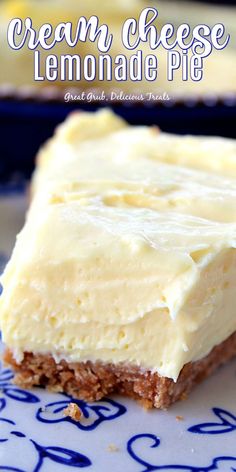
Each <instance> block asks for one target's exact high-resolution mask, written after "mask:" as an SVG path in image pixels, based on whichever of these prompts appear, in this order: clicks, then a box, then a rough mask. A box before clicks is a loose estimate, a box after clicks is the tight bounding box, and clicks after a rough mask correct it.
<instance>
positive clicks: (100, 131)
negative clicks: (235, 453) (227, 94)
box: [0, 110, 236, 408]
mask: <svg viewBox="0 0 236 472" xmlns="http://www.w3.org/2000/svg"><path fill="white" fill-rule="evenodd" d="M235 280H236V143H235V141H233V140H229V139H223V138H212V137H209V138H206V137H193V136H185V137H180V136H175V135H169V134H166V133H162V132H161V131H159V130H158V129H157V128H154V127H146V126H142V127H132V126H129V125H128V124H127V123H125V122H124V121H123V120H121V119H120V118H119V117H117V116H115V115H113V114H112V113H111V112H110V111H109V110H104V111H100V112H97V113H84V114H83V113H74V114H73V115H71V116H70V117H69V118H68V119H67V120H66V122H65V123H64V124H63V125H61V126H60V127H59V128H58V130H57V131H56V133H55V136H54V137H53V138H52V139H51V140H50V141H49V142H48V143H47V144H46V145H45V146H44V147H43V148H42V150H41V151H40V153H39V156H38V164H37V169H36V171H35V174H34V177H33V183H32V203H31V206H30V209H29V212H28V215H27V219H26V223H25V226H24V228H23V230H22V231H21V233H20V234H19V236H18V237H17V242H16V246H15V249H14V251H13V255H12V258H11V260H10V262H9V263H8V265H7V267H6V270H5V272H4V274H3V276H2V280H1V282H2V285H3V294H2V296H1V299H0V322H1V327H2V332H3V339H4V342H5V343H6V346H7V350H6V352H5V361H6V362H7V363H9V364H10V365H12V366H13V368H14V369H15V371H16V381H17V382H18V383H19V384H23V385H24V386H26V387H27V386H29V387H30V386H32V385H44V386H46V387H49V388H53V389H54V390H57V391H64V392H67V393H69V394H72V395H74V396H75V397H78V398H82V399H85V400H94V399H99V398H102V397H103V396H104V395H107V394H109V393H111V392H120V393H122V394H126V395H131V396H133V397H135V398H139V399H142V400H143V401H147V402H148V405H150V406H155V407H157V408H166V407H168V406H169V405H170V404H171V403H172V402H174V401H175V400H177V399H179V398H181V397H182V396H183V394H187V393H188V392H189V391H190V390H191V389H192V387H193V386H194V384H195V383H197V382H198V381H199V380H201V379H203V378H204V377H206V376H208V375H209V374H210V373H211V372H212V371H213V370H214V369H215V368H216V367H218V366H219V365H220V364H222V363H224V362H226V361H227V360H229V359H230V358H231V357H233V356H234V355H235V354H236V312H235V306H236V291H235Z"/></svg>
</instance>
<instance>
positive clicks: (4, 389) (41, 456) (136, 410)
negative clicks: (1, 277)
mask: <svg viewBox="0 0 236 472" xmlns="http://www.w3.org/2000/svg"><path fill="white" fill-rule="evenodd" d="M25 209H26V199H25V197H24V195H22V194H18V195H8V196H6V195H5V196H1V198H0V267H1V269H2V268H3V266H4V264H5V262H6V260H7V259H8V257H9V255H10V253H11V250H12V246H13V244H14V239H15V234H16V233H17V232H18V230H19V229H20V227H21V226H22V224H23V220H24V212H25ZM11 380H12V372H11V370H9V369H6V368H4V367H3V366H2V367H1V371H0V471H4V472H5V471H6V472H7V471H11V472H38V471H40V472H67V471H68V472H69V471H70V470H71V471H73V470H76V469H82V468H84V469H88V471H91V472H141V471H142V472H144V471H145V472H151V471H159V470H160V471H161V470H165V471H183V472H211V471H215V470H218V471H222V472H229V471H236V362H235V361H234V362H232V363H231V364H229V365H227V366H226V367H225V368H223V369H220V370H219V371H218V372H217V373H216V374H215V375H213V376H212V377H211V378H210V379H209V380H207V381H206V382H204V383H203V384H201V385H200V386H198V387H197V388H196V389H195V391H194V392H193V393H192V395H191V396H190V397H189V398H188V399H187V400H185V401H182V402H179V403H177V404H176V405H174V406H173V407H172V408H171V409H170V410H169V411H168V412H164V411H156V410H155V411H154V410H152V411H145V410H144V409H143V408H142V407H141V406H139V405H138V404H137V403H135V402H134V401H132V400H128V399H124V398H122V397H117V396H112V397H110V398H107V399H105V400H103V401H101V402H93V403H85V402H82V401H77V403H78V405H79V407H80V408H81V410H82V412H83V418H82V419H81V421H80V422H78V423H76V422H74V421H73V420H71V419H70V418H68V417H65V416H64V415H63V409H64V408H65V407H66V406H67V404H68V403H69V402H70V401H71V398H70V397H68V396H67V395H62V394H53V393H48V392H46V391H44V390H43V389H38V388H37V389H36V388H35V389H34V390H31V391H25V390H23V389H21V388H19V387H17V386H15V385H14V384H12V383H11Z"/></svg>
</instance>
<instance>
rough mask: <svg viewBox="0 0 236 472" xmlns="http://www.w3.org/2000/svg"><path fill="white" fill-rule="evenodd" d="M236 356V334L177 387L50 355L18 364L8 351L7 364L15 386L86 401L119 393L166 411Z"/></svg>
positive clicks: (134, 371)
mask: <svg viewBox="0 0 236 472" xmlns="http://www.w3.org/2000/svg"><path fill="white" fill-rule="evenodd" d="M235 355H236V332H235V333H234V334H232V335H231V336H230V337H229V338H228V339H226V340H225V341H224V342H223V343H221V344H219V345H218V346H216V347H214V349H212V351H211V352H210V353H209V354H208V355H207V356H206V357H204V358H203V359H201V360H199V361H196V362H192V363H188V364H186V365H185V366H184V367H183V369H182V371H181V373H180V375H179V378H178V380H177V382H176V383H175V382H174V381H173V380H172V379H168V378H167V377H160V376H159V375H158V374H157V373H151V372H150V371H147V370H146V371H142V370H141V369H140V368H138V367H136V366H131V365H125V364H119V365H114V364H102V363H100V362H90V361H88V362H77V363H68V362H66V361H65V360H62V361H61V362H59V363H56V362H55V360H54V359H53V357H52V356H50V355H41V354H33V353H28V352H26V353H25V354H24V359H23V361H22V362H21V363H20V364H18V363H17V362H16V361H15V359H14V357H13V355H12V353H11V351H10V350H6V352H5V355H4V361H5V362H6V363H7V364H8V365H10V366H11V367H13V369H14V371H15V373H16V375H15V383H17V384H18V385H21V386H23V387H24V388H31V387H32V386H36V385H40V386H44V387H46V388H48V389H49V390H53V391H56V392H65V393H68V394H70V395H72V396H73V397H74V398H79V399H82V400H85V401H94V400H100V399H101V398H103V397H104V396H106V395H108V394H111V393H119V394H121V395H126V396H130V397H133V398H135V399H137V400H141V401H144V402H145V403H146V404H148V406H149V407H152V406H153V407H155V408H161V409H165V408H167V407H168V406H170V405H171V404H172V403H174V402H175V401H177V400H179V399H183V398H186V395H188V393H189V392H190V391H191V390H192V388H193V387H194V385H196V384H197V383H199V382H201V381H202V380H204V379H205V378H206V377H208V376H209V375H210V374H211V373H212V372H214V371H215V370H216V369H217V368H218V367H219V366H220V365H222V364H224V363H225V362H227V361H228V360H230V359H231V358H232V357H234V356H235Z"/></svg>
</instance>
